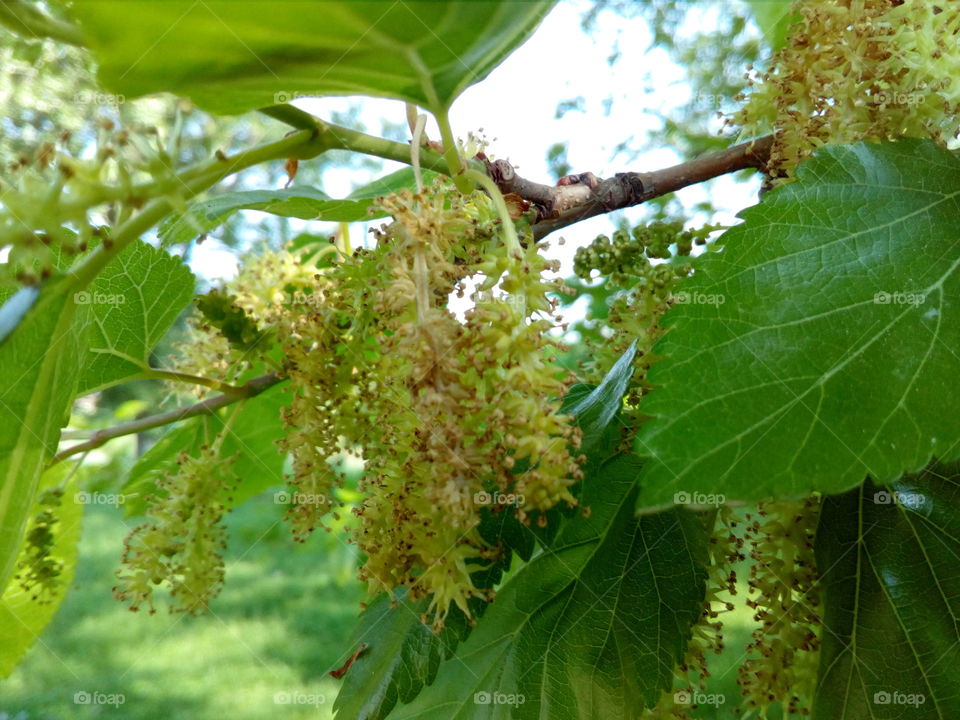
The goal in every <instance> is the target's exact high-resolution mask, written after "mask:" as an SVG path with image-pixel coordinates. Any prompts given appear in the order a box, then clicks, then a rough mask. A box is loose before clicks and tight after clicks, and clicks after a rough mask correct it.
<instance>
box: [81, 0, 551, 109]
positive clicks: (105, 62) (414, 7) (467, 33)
mask: <svg viewBox="0 0 960 720" xmlns="http://www.w3.org/2000/svg"><path fill="white" fill-rule="evenodd" d="M551 7H552V3H551V2H492V1H481V2H475V1H474V2H470V1H467V0H460V1H459V2H442V3H441V2H418V1H416V0H412V1H410V2H401V3H398V2H391V1H383V2H324V1H319V0H317V1H314V2H290V1H289V0H275V1H274V2H266V1H264V0H260V1H258V2H242V3H238V2H229V1H227V0H207V2H204V3H195V2H190V1H187V0H167V1H166V2H162V3H158V2H145V1H144V0H127V1H126V2H122V3H116V2H113V0H88V1H87V2H83V3H75V4H73V5H71V7H70V11H71V12H72V13H73V15H74V16H75V17H76V18H77V19H78V20H80V22H81V24H82V25H83V28H84V30H85V34H86V36H87V40H88V43H89V45H90V46H91V48H92V49H93V51H94V53H95V55H96V56H97V59H98V61H99V77H100V81H101V83H102V84H103V85H104V86H105V87H106V88H107V89H109V90H110V91H111V92H115V93H122V94H123V95H125V96H127V97H131V98H132V97H137V96H140V95H144V94H148V93H155V92H159V91H163V90H167V91H170V92H174V93H176V94H179V95H185V96H188V97H190V98H191V99H192V100H193V101H194V102H195V103H196V104H197V105H199V106H200V107H202V108H203V109H205V110H209V111H211V112H214V113H221V114H235V113H240V112H244V111H246V110H253V109H256V108H261V107H265V106H269V105H277V104H280V103H286V102H289V101H290V100H292V99H295V98H296V97H300V96H305V95H373V96H381V97H392V98H399V99H401V100H406V101H409V102H412V103H415V104H417V105H420V106H422V107H426V108H430V109H431V110H433V111H442V110H443V109H445V108H446V107H449V105H450V103H451V102H452V101H453V99H454V98H455V97H457V95H459V94H460V93H461V92H462V91H463V90H464V89H465V88H467V87H468V86H469V85H471V84H473V83H475V82H478V81H479V80H482V79H483V78H484V77H485V76H486V75H487V74H488V73H489V72H490V71H491V70H493V68H495V67H496V66H497V65H499V64H500V62H501V61H502V60H503V59H504V58H505V57H506V56H507V55H508V54H509V53H510V52H511V51H512V50H513V49H514V48H516V47H517V46H518V45H520V44H521V43H522V42H523V41H524V40H526V38H527V37H529V35H530V34H531V33H532V32H533V30H534V28H535V27H536V26H537V24H538V23H539V22H540V20H541V19H542V18H543V17H544V15H546V13H547V11H548V10H549V9H550V8H551Z"/></svg>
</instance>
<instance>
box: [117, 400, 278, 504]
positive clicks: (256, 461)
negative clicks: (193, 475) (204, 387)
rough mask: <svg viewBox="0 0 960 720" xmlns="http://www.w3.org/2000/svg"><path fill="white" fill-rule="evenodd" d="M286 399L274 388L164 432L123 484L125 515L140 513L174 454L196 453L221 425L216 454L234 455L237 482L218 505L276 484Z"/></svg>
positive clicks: (234, 501) (245, 496) (230, 502)
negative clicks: (216, 413)
mask: <svg viewBox="0 0 960 720" xmlns="http://www.w3.org/2000/svg"><path fill="white" fill-rule="evenodd" d="M289 402H290V397H289V395H287V394H286V393H284V392H283V388H281V387H275V388H271V389H270V390H267V391H266V392H263V393H261V394H260V395H257V396H256V397H253V398H250V399H249V400H245V401H243V403H242V404H241V405H236V406H231V407H227V408H225V409H224V410H222V411H221V412H220V414H218V415H207V416H202V417H195V418H191V419H189V420H187V421H185V422H183V423H181V424H179V425H177V426H176V427H173V428H171V429H170V430H168V431H167V432H166V433H165V434H164V435H163V437H161V438H160V439H159V440H158V441H157V443H156V444H155V445H154V446H153V447H151V448H150V449H149V450H148V451H147V452H145V453H144V454H143V455H141V456H140V457H139V458H138V459H137V462H135V463H134V465H133V467H132V468H131V469H130V474H129V476H128V477H127V481H126V483H125V484H124V486H123V492H124V494H125V496H126V499H125V502H124V511H125V512H126V514H127V515H128V516H134V515H142V514H144V512H146V509H147V498H148V497H149V496H150V495H151V494H154V493H156V492H157V480H158V479H159V478H160V477H162V475H163V474H164V473H166V472H169V471H171V470H172V469H173V468H174V464H175V462H176V459H177V456H178V455H179V454H180V452H181V451H182V452H185V453H187V454H188V455H196V454H197V453H199V451H200V446H201V445H204V444H209V443H210V442H212V441H213V438H214V436H215V435H216V434H217V433H221V432H223V431H224V428H225V427H226V428H227V431H226V435H225V436H224V439H223V441H222V443H221V446H220V456H221V457H224V458H230V457H232V458H234V461H233V466H232V470H233V472H234V474H235V475H236V477H238V478H239V479H240V483H239V485H238V486H237V487H236V488H235V489H233V490H232V491H230V492H225V493H224V496H223V501H224V503H225V504H226V505H227V506H228V507H234V506H236V505H239V504H241V503H243V502H244V501H246V500H248V499H249V498H251V497H253V496H255V495H259V494H260V493H262V492H263V491H264V490H268V489H269V488H272V487H274V486H276V485H281V484H282V483H283V482H284V478H283V455H282V454H281V453H280V451H279V448H278V447H277V444H276V443H277V440H279V439H280V438H282V437H283V434H284V425H283V421H282V419H281V418H280V409H281V408H282V407H284V406H285V405H287V404H289Z"/></svg>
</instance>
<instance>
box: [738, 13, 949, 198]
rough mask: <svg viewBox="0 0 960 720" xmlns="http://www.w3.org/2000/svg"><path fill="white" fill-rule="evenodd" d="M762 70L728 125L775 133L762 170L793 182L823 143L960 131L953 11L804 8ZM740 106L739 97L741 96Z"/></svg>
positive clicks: (942, 137) (944, 136)
mask: <svg viewBox="0 0 960 720" xmlns="http://www.w3.org/2000/svg"><path fill="white" fill-rule="evenodd" d="M795 7H796V9H797V11H798V12H799V13H800V16H801V18H802V19H801V20H799V21H798V22H797V23H795V24H794V25H793V26H792V27H793V30H792V34H791V35H790V37H789V38H788V40H787V45H786V47H784V48H783V49H782V50H780V51H779V52H778V53H777V54H776V55H775V56H774V58H773V62H772V64H771V67H770V69H769V70H767V71H766V72H764V73H761V74H759V75H758V76H757V77H754V78H751V79H750V82H751V84H752V85H753V89H752V91H751V92H750V94H749V96H748V98H747V102H746V104H745V105H744V106H743V107H742V108H741V109H740V110H739V111H737V112H736V113H735V114H734V115H733V116H732V117H731V118H730V119H729V122H730V123H731V124H733V125H737V126H740V127H742V128H743V130H744V134H745V135H748V136H756V135H761V134H766V133H769V132H771V131H775V132H776V135H775V137H774V143H773V149H772V150H771V154H770V161H769V165H768V172H769V175H770V177H771V179H772V180H773V181H774V182H777V181H783V180H784V179H787V178H790V177H791V176H792V174H793V171H794V168H796V166H797V164H798V163H799V162H800V161H801V160H803V159H804V158H806V157H807V156H809V155H810V154H811V153H812V152H813V151H814V150H815V149H816V148H818V147H820V146H821V145H824V144H826V143H834V144H842V143H852V142H857V141H861V140H865V141H881V140H893V139H896V138H898V137H904V136H909V137H921V138H933V139H935V140H937V141H938V142H947V141H950V140H952V139H954V138H956V137H957V135H958V132H960V83H958V82H957V81H956V73H957V67H960V3H957V2H930V1H929V0H905V2H899V1H895V0H808V1H805V2H800V3H797V4H796V6H795ZM740 99H742V98H740Z"/></svg>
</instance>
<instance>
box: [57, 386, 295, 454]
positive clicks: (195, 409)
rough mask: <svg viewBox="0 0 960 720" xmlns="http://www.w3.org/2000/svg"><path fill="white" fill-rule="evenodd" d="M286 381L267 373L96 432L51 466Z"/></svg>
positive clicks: (210, 412) (203, 412) (229, 403)
mask: <svg viewBox="0 0 960 720" xmlns="http://www.w3.org/2000/svg"><path fill="white" fill-rule="evenodd" d="M284 379H285V378H282V377H279V376H277V375H274V374H273V373H268V374H267V375H261V376H260V377H256V378H254V379H253V380H250V381H249V382H247V383H244V384H243V385H241V386H240V387H238V388H237V391H236V392H230V393H224V394H223V395H217V396H216V397H212V398H208V399H206V400H203V401H202V402H198V403H196V404H195V405H191V406H190V407H186V408H177V409H176V410H170V411H168V412H165V413H160V414H159V415H151V416H149V417H145V418H140V419H138V420H133V421H131V422H128V423H124V424H122V425H116V426H115V427H111V428H104V429H103V430H97V431H96V432H95V433H93V435H91V436H90V439H89V440H86V441H84V442H82V443H77V444H76V445H73V446H71V447H68V448H66V449H64V450H61V451H60V452H58V453H57V454H56V455H54V456H53V458H52V459H51V460H50V465H56V464H57V463H58V462H61V461H62V460H66V459H67V458H68V457H70V456H71V455H76V454H77V453H83V452H88V451H90V450H94V449H96V448H98V447H100V446H101V445H103V444H104V443H106V442H108V441H110V440H113V439H114V438H118V437H122V436H124V435H133V434H135V433H140V432H143V431H144V430H151V429H153V428H155V427H161V426H162V425H169V424H171V423H175V422H179V421H181V420H186V419H188V418H192V417H196V416H198V415H212V414H213V413H215V412H216V411H217V410H219V409H220V408H222V407H226V406H227V405H231V404H233V403H235V402H238V401H240V400H248V399H250V398H252V397H256V396H257V395H259V394H260V393H262V392H264V391H265V390H268V389H269V388H271V387H273V386H274V385H276V384H277V383H280V382H282V381H283V380H284ZM48 467H49V466H48Z"/></svg>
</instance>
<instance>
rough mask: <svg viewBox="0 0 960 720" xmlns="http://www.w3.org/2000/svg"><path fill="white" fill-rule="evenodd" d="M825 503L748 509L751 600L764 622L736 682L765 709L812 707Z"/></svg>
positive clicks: (754, 706)
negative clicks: (818, 554)
mask: <svg viewBox="0 0 960 720" xmlns="http://www.w3.org/2000/svg"><path fill="white" fill-rule="evenodd" d="M819 510H820V503H819V501H818V500H817V499H816V498H807V499H805V500H802V501H778V502H767V503H762V504H761V505H760V507H759V510H758V512H757V515H756V516H753V515H751V514H748V515H747V527H746V535H745V537H746V542H747V547H748V548H749V550H750V559H751V560H752V564H751V568H750V578H749V590H748V599H747V605H748V606H749V607H751V608H752V609H753V610H754V611H755V614H754V618H753V619H754V620H755V621H756V622H758V623H759V627H757V629H756V630H755V631H754V633H753V639H752V641H751V643H750V645H749V646H748V647H747V652H748V656H747V659H746V661H745V662H744V663H743V665H741V667H740V671H739V676H738V678H737V682H738V683H739V685H740V690H741V692H742V693H743V695H744V698H745V700H746V705H747V707H748V708H749V709H750V710H752V711H756V712H758V713H759V717H766V716H767V711H768V709H769V708H770V706H771V705H775V704H780V705H781V706H782V710H783V713H784V715H795V714H803V715H808V714H809V713H810V706H811V704H812V701H813V693H814V690H815V687H816V678H817V660H818V657H819V649H820V637H819V632H820V625H821V618H820V589H819V583H818V574H817V568H816V559H815V557H814V538H815V536H816V527H817V518H818V515H819Z"/></svg>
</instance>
